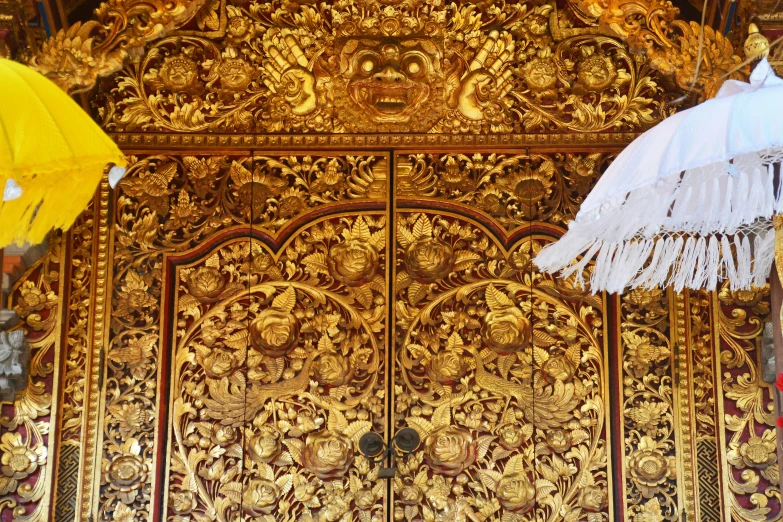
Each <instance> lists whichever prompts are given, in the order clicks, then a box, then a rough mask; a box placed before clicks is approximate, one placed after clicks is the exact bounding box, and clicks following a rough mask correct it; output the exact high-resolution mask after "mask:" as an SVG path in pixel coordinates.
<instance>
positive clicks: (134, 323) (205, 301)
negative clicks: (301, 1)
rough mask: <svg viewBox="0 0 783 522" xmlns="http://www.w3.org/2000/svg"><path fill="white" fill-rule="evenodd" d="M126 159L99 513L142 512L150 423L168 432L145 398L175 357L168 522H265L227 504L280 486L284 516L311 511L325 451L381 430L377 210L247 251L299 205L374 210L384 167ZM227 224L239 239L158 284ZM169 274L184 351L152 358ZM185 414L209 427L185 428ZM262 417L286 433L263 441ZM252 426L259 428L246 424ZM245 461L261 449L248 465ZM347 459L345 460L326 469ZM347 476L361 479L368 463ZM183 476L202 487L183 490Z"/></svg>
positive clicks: (359, 159) (324, 469) (325, 161)
mask: <svg viewBox="0 0 783 522" xmlns="http://www.w3.org/2000/svg"><path fill="white" fill-rule="evenodd" d="M133 159H134V162H133V165H132V167H131V168H130V169H129V170H130V171H129V175H128V176H127V177H126V178H125V179H124V180H123V182H122V183H121V185H120V193H119V194H118V196H117V204H116V207H115V216H116V217H115V220H116V230H115V235H114V237H115V243H114V258H113V263H114V292H113V297H112V336H111V348H110V349H109V350H108V354H107V377H106V381H105V382H106V384H105V386H106V392H105V393H106V397H107V401H106V409H107V415H106V418H105V420H104V426H103V432H104V433H103V437H104V442H103V461H102V474H101V478H102V488H101V505H100V509H101V516H102V517H104V518H107V519H111V518H112V517H113V518H114V519H123V517H125V518H128V517H133V516H136V517H144V516H148V515H149V513H151V511H150V510H151V509H152V504H153V497H152V496H151V491H152V490H151V483H152V478H153V476H154V475H155V470H156V469H158V466H160V465H164V464H165V463H164V462H159V461H158V460H157V458H156V456H155V452H154V450H153V448H155V445H156V443H158V442H157V441H158V437H157V435H156V426H157V425H158V423H159V422H165V421H164V419H161V418H159V417H158V416H159V415H160V414H161V410H160V409H159V408H158V407H157V403H156V401H157V397H158V395H157V392H156V389H157V375H158V373H159V371H161V370H162V369H159V367H158V365H159V361H160V358H161V357H162V354H163V353H164V352H162V351H161V350H162V349H165V350H171V354H172V355H171V357H179V359H177V358H173V359H172V361H173V363H172V364H174V365H175V367H176V368H178V370H177V371H178V372H180V373H178V376H177V377H176V379H179V380H180V381H181V382H180V381H177V382H178V383H179V384H181V385H182V386H181V387H178V386H175V387H174V389H177V390H180V391H181V392H182V393H183V394H184V395H183V396H182V397H180V399H178V400H177V401H175V402H173V403H172V406H171V411H172V415H173V417H172V419H174V420H175V422H173V423H172V426H174V428H173V429H174V431H173V432H172V437H174V439H175V440H176V441H177V446H176V448H175V449H174V450H173V451H174V453H172V455H171V460H170V462H169V464H170V465H171V470H172V474H173V475H172V476H177V477H183V478H182V479H181V480H182V481H184V482H180V484H183V483H185V484H187V486H186V487H184V489H181V488H180V489H177V490H176V491H173V490H172V494H171V496H170V497H169V503H168V509H169V510H170V513H171V516H172V517H174V516H180V515H181V516H185V515H184V513H188V514H189V515H188V516H192V517H194V519H198V517H202V518H203V517H207V518H209V517H212V516H213V515H214V516H218V515H215V513H220V515H219V516H220V517H223V518H221V519H228V518H230V517H231V516H234V515H236V514H238V513H239V512H240V510H243V512H245V513H246V514H247V515H248V516H251V515H252V516H254V517H256V516H263V515H264V513H262V512H256V511H257V510H256V509H255V508H253V507H252V506H250V505H248V506H245V507H244V508H242V506H241V504H242V501H241V500H240V501H238V500H237V499H238V498H245V499H252V498H255V497H257V500H258V502H261V503H262V504H263V499H269V498H270V497H269V494H270V493H271V492H275V493H280V492H283V491H284V493H280V495H286V494H289V493H290V495H288V496H289V497H290V498H288V497H286V498H288V500H282V499H281V500H280V502H281V503H282V504H281V505H283V504H284V503H285V502H288V503H289V504H288V505H293V506H295V509H297V510H300V512H301V510H303V509H307V510H310V509H314V508H315V507H318V506H317V505H316V503H317V502H318V500H317V499H316V497H314V496H313V495H315V490H316V487H317V486H318V487H319V488H320V486H319V484H321V483H320V482H317V480H321V478H318V477H322V478H323V477H326V475H332V474H334V470H333V469H331V468H330V467H329V466H330V465H332V464H334V463H335V462H336V461H335V459H337V460H339V458H340V456H339V455H336V454H335V455H333V454H332V452H333V451H337V450H339V448H343V450H344V454H343V456H344V457H346V458H347V456H348V453H347V448H348V446H347V445H346V444H347V443H346V442H345V441H346V440H353V439H354V438H356V437H358V436H361V434H362V433H364V431H367V430H369V429H370V428H371V427H373V423H375V429H378V427H379V426H380V427H381V428H382V427H383V424H382V423H381V422H382V419H383V417H382V411H381V410H380V408H382V405H383V404H384V401H385V398H384V394H383V390H382V384H379V383H382V380H383V374H382V372H381V371H380V369H381V368H382V366H383V364H384V362H383V361H384V360H385V359H384V357H383V350H384V348H383V346H384V334H383V332H384V329H385V315H384V310H385V308H384V307H385V306H386V300H385V288H386V282H385V281H386V280H385V270H386V269H385V263H386V262H385V259H386V256H385V248H386V247H385V244H386V235H385V234H386V233H385V232H384V230H385V227H386V224H385V214H383V213H382V212H381V213H377V212H376V213H375V214H371V213H364V214H362V215H361V216H359V217H348V216H346V217H343V218H330V219H326V220H321V221H322V222H319V223H318V224H317V225H311V226H309V227H308V228H307V231H306V232H303V233H301V234H299V235H296V236H295V237H294V238H293V239H291V240H290V241H289V242H288V243H286V246H284V247H281V248H283V250H281V251H280V252H279V253H278V252H277V251H271V250H269V247H268V246H266V245H265V244H264V245H263V246H262V243H261V242H256V241H254V242H253V243H252V244H251V243H250V239H249V234H250V230H251V228H250V227H251V226H252V227H253V229H254V230H255V231H256V233H257V234H262V235H266V234H271V235H274V234H277V233H278V232H279V231H280V230H281V228H282V227H283V226H284V225H285V224H286V223H290V222H291V221H292V220H295V219H298V218H299V217H301V216H302V215H303V214H304V213H306V212H308V211H309V210H311V209H313V208H317V207H321V206H324V205H328V204H334V203H342V202H346V203H351V202H353V203H357V202H358V203H362V202H364V203H363V204H365V205H367V204H371V203H372V201H373V200H375V201H377V203H375V205H376V207H378V208H383V206H384V201H385V194H386V178H387V174H386V171H385V169H386V168H387V167H386V165H387V160H386V159H385V157H383V156H377V157H372V156H328V157H311V156H286V157H281V158H277V157H195V156H185V157H167V156H153V157H147V158H143V159H136V158H133ZM293 200H295V201H293ZM251 223H252V225H251ZM237 227H241V228H237ZM227 229H231V230H235V231H236V230H240V231H242V232H241V233H242V234H245V237H247V238H248V239H245V240H244V242H236V241H235V242H234V243H233V244H232V245H230V246H226V247H224V248H222V249H219V251H217V252H214V255H212V256H210V257H209V258H208V259H207V260H206V261H205V262H204V263H203V264H202V265H200V266H193V267H190V268H188V269H183V271H182V272H181V273H177V274H172V275H166V276H164V272H165V270H166V269H165V263H164V255H174V254H176V253H178V252H184V251H186V250H188V249H190V248H193V247H195V246H197V245H199V244H201V243H202V242H203V241H204V240H205V239H207V238H209V237H210V236H211V234H214V233H215V232H217V231H219V230H227ZM235 233H236V232H235ZM167 274H168V272H167ZM170 277H176V278H179V279H177V281H178V286H177V288H178V289H179V290H178V292H179V296H180V297H178V298H177V299H178V301H177V305H176V308H175V310H177V313H178V314H179V318H178V319H177V321H182V323H181V324H182V326H178V329H177V332H176V343H177V344H176V346H178V347H180V348H181V349H180V348H178V350H179V351H174V350H173V347H168V346H164V347H163V348H162V347H161V346H162V345H161V342H162V339H161V337H160V331H161V330H160V325H161V316H160V313H161V312H160V311H161V306H163V305H164V301H163V299H164V297H163V296H164V293H163V281H164V279H165V280H169V279H168V278H170ZM166 324H168V323H166ZM194 325H195V326H194ZM189 328H190V330H189ZM176 354H180V355H176ZM187 354H190V355H187ZM166 378H167V379H168V377H166ZM199 379H201V380H200V381H199ZM197 381H198V382H197ZM186 382H187V383H189V384H188V385H187V386H185V384H186ZM199 382H200V384H199ZM349 383H350V384H351V385H350V386H349ZM199 386H200V388H199ZM246 399H247V400H248V402H247V404H248V405H249V406H251V408H252V411H251V408H246V407H245V404H246V402H245V401H246ZM319 408H320V409H319ZM196 411H201V412H202V413H200V414H199V415H203V416H201V417H197V418H198V421H197V422H193V421H194V420H195V419H194V418H191V415H195V412H196ZM328 411H331V412H332V413H331V414H330V415H327V414H326V413H325V412H328ZM270 415H271V418H272V419H277V422H278V423H280V424H278V425H277V427H276V428H275V429H276V430H278V432H279V433H277V434H274V433H272V434H269V433H266V432H264V431H263V430H262V431H259V430H261V427H262V426H263V425H264V424H266V423H267V422H266V421H267V420H268V419H269V418H270V417H269V416H270ZM262 417H264V418H263V420H261V421H259V422H260V424H259V425H258V426H256V427H254V426H253V425H252V424H251V421H252V420H253V418H258V419H260V418H262ZM246 418H247V419H248V422H247V423H245V422H244V421H245V419H246ZM357 423H358V424H357ZM379 423H381V424H379ZM205 426H210V428H209V429H207V428H206V427H205ZM210 430H211V431H210ZM208 431H209V433H207V432H208ZM357 433H358V435H357ZM278 436H279V439H280V440H279V442H280V443H281V444H285V448H286V455H287V457H282V453H281V455H279V456H276V457H275V458H271V459H268V458H267V456H264V455H267V453H268V452H269V451H272V453H274V452H275V451H276V450H274V447H275V443H274V440H276V437H278ZM332 436H334V437H336V438H335V440H332V439H331V438H329V437H332ZM194 437H195V439H194ZM270 437H271V439H270ZM341 437H342V438H341ZM291 441H294V442H291ZM308 441H309V442H308ZM270 444H271V448H272V449H271V450H270ZM308 444H309V446H308ZM341 444H342V446H341ZM205 446H206V447H205ZM281 447H282V446H281ZM308 448H309V449H308ZM313 448H315V452H314V453H313V451H314V450H313ZM318 448H320V450H318ZM205 450H210V451H212V450H214V451H212V453H208V452H206V451H205ZM273 450H274V451H273ZM297 450H298V452H297ZM352 451H353V450H351V454H350V456H351V459H353V456H352ZM338 453H339V451H338ZM252 455H256V456H257V457H258V456H259V455H260V457H259V459H257V460H258V462H256V461H253V459H252ZM278 457H279V458H278ZM280 459H283V460H280ZM286 459H287V460H286ZM330 463H332V464H330ZM342 465H347V462H343V463H342V464H341V465H340V466H336V468H335V469H337V468H341V466H342ZM221 466H222V467H221ZM270 466H271V467H270ZM275 466H277V467H275ZM280 466H283V467H280ZM308 466H309V467H308ZM356 466H360V468H359V469H365V470H367V471H369V464H368V463H366V462H363V463H362V462H361V461H360V462H357V464H356ZM361 466H363V467H361ZM218 468H220V470H221V473H219V474H218V475H215V473H216V471H215V470H216V469H218ZM306 469H310V471H305V470H306ZM352 469H353V468H352ZM210 470H211V471H210ZM231 470H234V471H231ZM190 472H192V474H191V475H188V473H190ZM218 476H223V482H220V483H219V484H220V486H223V485H227V486H228V487H226V488H225V489H220V488H219V487H218V486H217V485H216V484H217V483H216V482H215V480H216V478H217V477H218ZM226 477H229V478H226ZM286 477H287V478H286ZM194 481H195V482H194ZM285 481H287V482H285ZM361 481H366V478H365V477H364V474H362V478H361V480H360V484H363V483H362V482H361ZM218 482H219V481H218ZM283 482H285V484H284V483H283ZM327 482H328V481H327ZM195 483H198V484H201V486H199V487H198V488H195V489H192V488H191V487H190V485H191V484H195ZM205 484H209V487H207V486H205ZM330 484H331V482H330ZM341 484H342V485H338V484H336V483H335V484H331V485H329V486H328V487H329V488H332V489H330V491H331V492H332V493H333V494H330V495H328V496H327V497H328V498H325V499H324V503H327V501H328V502H338V501H340V499H343V500H342V501H345V499H346V498H352V497H351V494H349V492H350V491H352V489H356V480H355V479H354V480H353V481H346V482H344V483H341ZM324 487H326V486H324ZM270 488H271V489H270ZM275 488H277V489H275ZM340 488H344V489H342V490H341V489H340ZM359 489H361V490H362V491H364V490H365V489H367V488H366V484H365V485H362V486H361V487H360V488H359ZM310 490H313V492H311V493H307V492H308V491H310ZM318 491H319V492H320V491H321V489H318ZM338 492H340V495H338V494H337V493H338ZM308 495H309V496H308ZM319 495H320V493H319ZM373 495H375V493H373ZM364 496H365V504H364V505H365V506H369V507H367V509H368V510H370V511H371V508H372V506H374V505H375V500H377V501H378V502H380V497H377V498H375V497H373V498H374V499H375V500H373V502H372V503H371V505H369V504H368V498H369V497H367V495H364ZM276 497H277V495H276ZM276 497H275V498H276ZM319 498H320V497H319ZM218 499H223V500H220V501H219V502H218ZM248 502H250V500H248ZM308 502H309V504H308ZM254 505H255V504H254ZM216 506H217V507H216ZM329 506H332V504H329ZM345 506H346V509H353V508H351V507H350V504H345ZM268 508H270V505H266V507H265V508H264V509H265V510H266V509H268ZM324 509H326V508H324ZM329 509H338V507H337V505H336V504H335V505H334V506H332V507H330V508H329ZM373 509H375V508H373ZM365 511H366V512H367V513H369V512H370V511H367V510H365ZM365 511H362V512H365ZM178 512H179V515H178V514H177V513H178ZM308 512H309V511H308ZM357 516H362V515H357ZM210 519H211V518H210Z"/></svg>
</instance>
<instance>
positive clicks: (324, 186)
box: [312, 159, 345, 193]
mask: <svg viewBox="0 0 783 522" xmlns="http://www.w3.org/2000/svg"><path fill="white" fill-rule="evenodd" d="M344 178H345V173H344V172H343V170H342V169H341V168H340V162H339V161H338V160H337V159H330V160H329V162H328V163H327V164H326V166H325V167H324V169H323V170H320V171H316V178H315V181H314V182H313V186H312V189H313V191H315V192H325V191H327V190H329V191H331V192H333V193H337V192H339V190H340V189H341V188H342V186H343V181H344Z"/></svg>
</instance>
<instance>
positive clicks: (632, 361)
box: [623, 332, 669, 379]
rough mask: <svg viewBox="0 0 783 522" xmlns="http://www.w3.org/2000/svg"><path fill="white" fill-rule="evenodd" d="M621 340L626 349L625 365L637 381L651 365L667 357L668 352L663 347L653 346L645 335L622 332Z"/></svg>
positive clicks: (647, 371)
mask: <svg viewBox="0 0 783 522" xmlns="http://www.w3.org/2000/svg"><path fill="white" fill-rule="evenodd" d="M623 340H624V341H625V343H626V346H627V347H628V351H627V352H626V364H627V365H628V367H629V369H630V370H631V373H633V375H634V377H636V378H637V379H641V378H642V377H644V376H645V375H646V374H647V373H649V371H650V368H651V367H652V365H653V364H655V363H657V362H659V361H662V360H664V359H665V358H667V357H668V356H669V350H668V349H667V348H666V347H664V346H657V345H655V344H653V342H652V341H651V340H650V338H649V337H648V336H647V335H638V334H636V333H634V332H623Z"/></svg>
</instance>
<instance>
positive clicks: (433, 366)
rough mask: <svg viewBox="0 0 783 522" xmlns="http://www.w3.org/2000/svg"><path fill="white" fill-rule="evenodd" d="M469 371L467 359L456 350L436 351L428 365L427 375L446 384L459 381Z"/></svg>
mask: <svg viewBox="0 0 783 522" xmlns="http://www.w3.org/2000/svg"><path fill="white" fill-rule="evenodd" d="M467 372H468V364H467V361H466V360H465V358H464V357H462V356H461V355H459V354H458V353H456V352H455V351H454V350H443V351H440V352H438V353H436V354H435V357H433V358H432V359H431V360H430V362H429V365H428V367H427V375H428V376H429V378H430V379H432V380H433V381H435V382H439V383H441V384H446V385H448V384H454V383H455V382H459V380H460V379H461V378H462V377H464V376H465V374H466V373H467Z"/></svg>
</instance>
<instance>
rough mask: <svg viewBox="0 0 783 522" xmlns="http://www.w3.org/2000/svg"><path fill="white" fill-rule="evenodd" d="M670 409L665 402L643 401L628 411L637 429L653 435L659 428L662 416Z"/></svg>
mask: <svg viewBox="0 0 783 522" xmlns="http://www.w3.org/2000/svg"><path fill="white" fill-rule="evenodd" d="M668 409H669V407H668V406H667V405H666V403H665V402H650V401H643V402H640V403H639V404H638V406H636V407H635V408H631V409H630V410H629V411H628V417H629V418H630V419H631V420H632V421H633V423H634V427H636V429H638V430H641V431H644V432H645V433H646V434H647V435H650V436H653V435H654V434H655V432H656V431H657V430H658V429H659V427H660V424H661V418H662V416H663V415H665V414H666V413H667V412H668Z"/></svg>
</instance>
